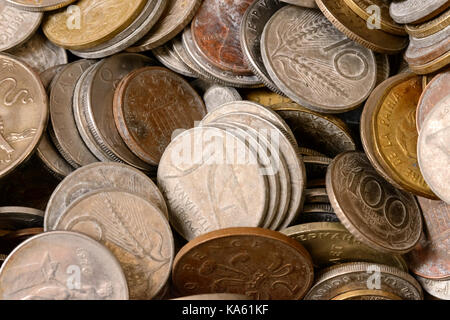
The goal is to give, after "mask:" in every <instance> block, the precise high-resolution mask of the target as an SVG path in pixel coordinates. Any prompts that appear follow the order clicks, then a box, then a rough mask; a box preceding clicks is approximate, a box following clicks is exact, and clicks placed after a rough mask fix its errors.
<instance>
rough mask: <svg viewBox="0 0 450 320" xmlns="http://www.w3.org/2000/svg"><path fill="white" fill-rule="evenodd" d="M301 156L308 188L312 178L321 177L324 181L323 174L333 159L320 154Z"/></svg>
mask: <svg viewBox="0 0 450 320" xmlns="http://www.w3.org/2000/svg"><path fill="white" fill-rule="evenodd" d="M302 158H303V162H304V163H305V168H306V177H307V181H308V188H312V186H311V185H310V181H312V180H316V179H323V180H324V183H325V175H326V174H327V170H328V166H329V165H330V164H331V162H332V161H333V159H332V158H328V157H321V156H304V157H302ZM323 186H325V184H323Z"/></svg>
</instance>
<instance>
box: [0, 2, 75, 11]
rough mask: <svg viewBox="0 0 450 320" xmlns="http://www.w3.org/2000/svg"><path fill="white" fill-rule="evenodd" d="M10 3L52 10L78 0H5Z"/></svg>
mask: <svg viewBox="0 0 450 320" xmlns="http://www.w3.org/2000/svg"><path fill="white" fill-rule="evenodd" d="M5 1H6V2H8V3H9V5H11V6H13V7H16V8H18V9H22V10H26V11H32V12H41V11H51V10H56V9H60V8H63V7H65V6H68V5H69V4H71V3H72V2H75V1H76V0H36V1H33V0H5Z"/></svg>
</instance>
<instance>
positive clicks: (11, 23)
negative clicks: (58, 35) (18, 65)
mask: <svg viewBox="0 0 450 320" xmlns="http://www.w3.org/2000/svg"><path fill="white" fill-rule="evenodd" d="M43 16H44V15H43V14H42V13H40V12H28V11H25V10H21V9H17V8H14V7H11V6H9V5H7V4H6V3H5V2H4V1H0V35H1V36H0V51H6V50H10V49H13V48H15V47H18V46H20V45H21V44H23V43H25V42H26V41H27V40H28V39H30V38H31V37H32V36H33V34H34V33H35V32H36V30H37V29H38V28H39V26H40V24H41V21H42V18H43Z"/></svg>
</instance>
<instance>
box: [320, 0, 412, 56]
mask: <svg viewBox="0 0 450 320" xmlns="http://www.w3.org/2000/svg"><path fill="white" fill-rule="evenodd" d="M316 2H317V5H318V6H319V8H320V10H321V11H322V12H323V14H324V15H325V16H326V17H327V18H328V19H330V21H331V22H332V23H333V24H334V26H335V27H336V28H338V29H339V30H340V31H341V32H343V33H345V34H346V35H347V36H348V37H349V38H350V39H352V40H354V41H356V42H358V43H360V44H362V45H363V46H365V47H367V48H369V49H371V50H373V51H376V52H380V53H387V54H395V53H398V52H400V51H401V50H403V49H404V48H406V46H407V45H408V39H407V38H406V37H400V36H396V35H393V34H390V33H387V32H384V31H383V30H381V29H377V28H374V27H371V28H369V25H368V23H367V22H366V21H365V20H363V19H361V18H360V17H359V16H358V15H357V14H356V13H354V12H353V11H352V9H351V8H350V7H349V6H348V5H347V4H346V3H345V2H344V1H343V0H341V1H326V0H325V1H324V0H317V1H316Z"/></svg>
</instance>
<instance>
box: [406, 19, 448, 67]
mask: <svg viewBox="0 0 450 320" xmlns="http://www.w3.org/2000/svg"><path fill="white" fill-rule="evenodd" d="M410 39H411V40H410V43H409V46H408V50H406V52H405V60H406V61H407V62H408V64H409V65H410V66H411V65H413V66H415V65H424V64H426V63H429V62H431V61H433V60H435V59H438V58H439V57H441V56H443V55H445V54H446V53H447V52H448V51H449V50H450V26H448V27H446V28H445V29H443V30H441V31H439V32H437V33H435V34H433V35H431V36H428V37H426V38H421V39H419V38H413V37H411V38H410Z"/></svg>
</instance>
